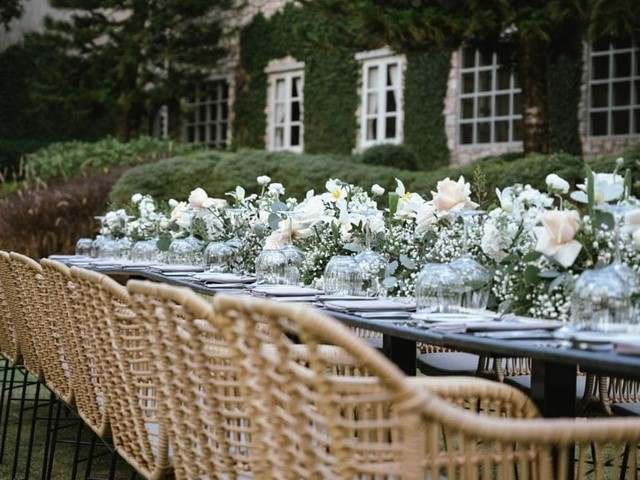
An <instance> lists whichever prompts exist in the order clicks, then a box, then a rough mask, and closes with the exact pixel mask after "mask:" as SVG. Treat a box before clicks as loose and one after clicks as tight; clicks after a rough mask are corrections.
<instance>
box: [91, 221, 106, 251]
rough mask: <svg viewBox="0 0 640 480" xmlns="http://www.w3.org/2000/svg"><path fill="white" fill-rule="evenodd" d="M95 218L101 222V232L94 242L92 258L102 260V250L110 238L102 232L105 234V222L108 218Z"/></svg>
mask: <svg viewBox="0 0 640 480" xmlns="http://www.w3.org/2000/svg"><path fill="white" fill-rule="evenodd" d="M93 218H95V219H96V220H98V222H100V231H99V232H98V235H96V238H95V239H94V240H93V244H92V245H91V257H93V258H102V256H103V252H102V250H103V247H104V245H105V243H106V241H107V240H108V237H107V236H106V235H103V234H102V232H104V222H105V219H106V217H105V216H104V215H98V216H95V217H93Z"/></svg>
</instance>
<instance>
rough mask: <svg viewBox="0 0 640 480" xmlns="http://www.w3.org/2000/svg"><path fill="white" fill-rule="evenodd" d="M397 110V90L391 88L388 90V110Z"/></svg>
mask: <svg viewBox="0 0 640 480" xmlns="http://www.w3.org/2000/svg"><path fill="white" fill-rule="evenodd" d="M395 111H396V92H395V90H390V91H388V92H387V112H395Z"/></svg>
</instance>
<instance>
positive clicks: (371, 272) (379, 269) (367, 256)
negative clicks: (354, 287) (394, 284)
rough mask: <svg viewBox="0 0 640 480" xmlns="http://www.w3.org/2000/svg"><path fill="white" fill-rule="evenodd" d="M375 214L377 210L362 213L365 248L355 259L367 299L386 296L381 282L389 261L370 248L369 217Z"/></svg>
mask: <svg viewBox="0 0 640 480" xmlns="http://www.w3.org/2000/svg"><path fill="white" fill-rule="evenodd" d="M377 214H378V211H377V210H366V211H364V212H362V215H363V216H364V217H365V225H364V232H365V248H364V250H362V251H361V252H360V253H358V254H357V255H356V257H355V259H356V262H358V265H360V269H361V270H362V283H363V285H362V290H363V293H364V294H365V295H366V296H368V297H377V296H386V289H385V288H384V283H383V282H384V279H385V277H386V276H387V269H388V268H389V261H388V260H387V258H386V257H385V256H384V255H381V254H380V253H378V252H375V251H373V249H372V248H371V217H373V216H375V215H377Z"/></svg>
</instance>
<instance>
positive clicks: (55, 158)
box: [25, 137, 201, 183]
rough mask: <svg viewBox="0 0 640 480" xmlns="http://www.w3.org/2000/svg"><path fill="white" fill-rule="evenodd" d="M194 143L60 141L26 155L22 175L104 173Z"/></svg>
mask: <svg viewBox="0 0 640 480" xmlns="http://www.w3.org/2000/svg"><path fill="white" fill-rule="evenodd" d="M198 148H201V147H199V146H198V145H195V144H175V143H173V142H171V141H163V140H157V139H152V138H149V137H141V138H139V139H136V140H132V141H130V142H128V143H123V142H120V141H118V140H116V139H115V138H112V137H107V138H105V139H103V140H101V141H99V142H95V143H88V142H77V141H72V142H61V143H54V144H51V145H49V146H47V147H45V148H43V149H41V150H38V151H36V152H35V153H33V154H31V155H28V156H27V160H26V166H25V170H26V175H27V180H28V181H30V182H32V183H33V182H35V181H42V182H48V181H50V180H52V179H60V178H71V177H77V176H86V175H90V174H94V173H98V172H101V173H107V172H108V171H109V170H110V169H112V168H113V167H116V166H120V165H129V166H130V165H137V164H140V163H146V162H150V161H155V160H158V159H160V158H166V157H170V156H173V155H179V154H180V153H182V152H188V151H193V150H196V149H198Z"/></svg>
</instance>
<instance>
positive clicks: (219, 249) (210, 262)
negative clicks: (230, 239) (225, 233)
mask: <svg viewBox="0 0 640 480" xmlns="http://www.w3.org/2000/svg"><path fill="white" fill-rule="evenodd" d="M234 253H235V252H234V248H233V247H231V246H230V245H227V244H226V243H225V242H211V243H209V245H207V248H205V249H204V265H205V267H207V269H208V270H209V271H210V272H216V273H229V272H231V271H232V269H233V256H234Z"/></svg>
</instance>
